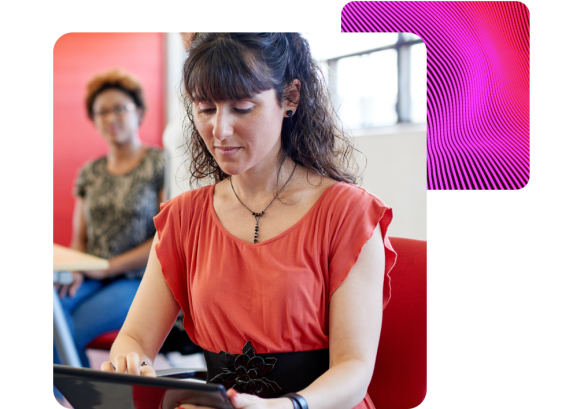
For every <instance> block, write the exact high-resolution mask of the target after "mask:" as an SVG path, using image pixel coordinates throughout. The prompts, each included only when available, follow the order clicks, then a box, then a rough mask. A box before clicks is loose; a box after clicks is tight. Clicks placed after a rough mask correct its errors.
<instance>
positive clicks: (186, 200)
mask: <svg viewBox="0 0 584 409" xmlns="http://www.w3.org/2000/svg"><path fill="white" fill-rule="evenodd" d="M212 194H213V185H209V186H203V187H199V188H196V189H191V190H187V191H186V192H183V193H181V194H179V195H177V196H175V197H173V198H172V199H169V200H167V201H166V202H164V203H162V204H161V209H164V208H166V207H168V208H169V209H170V210H171V211H173V212H179V213H185V212H188V213H192V212H193V211H197V210H202V209H203V207H205V206H207V205H208V204H209V201H210V198H209V195H212Z"/></svg>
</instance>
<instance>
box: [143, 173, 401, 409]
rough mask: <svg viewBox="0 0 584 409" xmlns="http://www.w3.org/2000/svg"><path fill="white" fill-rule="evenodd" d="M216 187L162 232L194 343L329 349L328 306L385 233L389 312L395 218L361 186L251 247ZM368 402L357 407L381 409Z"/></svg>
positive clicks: (173, 204) (168, 272) (165, 218)
mask: <svg viewBox="0 0 584 409" xmlns="http://www.w3.org/2000/svg"><path fill="white" fill-rule="evenodd" d="M214 188H215V187H214V186H207V187H203V188H200V189H195V190H190V191H188V192H185V193H183V194H182V195H180V196H177V197H176V198H174V199H172V200H169V201H167V202H165V203H163V204H162V205H161V211H160V213H159V214H158V215H157V216H156V217H155V219H154V223H155V225H156V229H157V231H158V237H159V240H160V241H159V243H158V244H157V245H156V254H157V255H158V259H159V260H160V264H161V266H162V273H163V275H164V277H165V279H166V282H167V283H168V286H169V287H170V289H171V291H172V293H173V295H174V297H175V299H176V301H177V302H178V304H179V305H180V307H181V309H182V310H183V312H184V327H185V330H186V331H187V333H188V334H189V336H190V337H191V339H192V340H193V342H194V343H195V344H197V345H200V346H201V347H202V348H204V349H206V350H208V351H212V352H219V351H226V352H230V353H232V354H240V353H241V349H242V348H243V346H244V344H245V343H246V342H247V341H248V340H250V341H251V342H252V345H253V347H254V349H255V351H256V353H260V354H263V353H275V352H295V351H311V350H317V349H325V348H328V347H329V334H328V332H329V328H328V316H329V302H330V299H331V296H332V294H333V293H334V292H335V290H336V289H337V288H338V287H339V286H340V285H341V284H342V283H343V281H344V280H345V278H346V277H347V275H348V274H349V272H350V271H351V268H352V267H353V265H354V264H355V262H356V261H357V259H358V257H359V254H360V252H361V249H362V247H363V245H364V244H365V243H366V242H367V240H368V239H369V238H371V236H372V234H373V230H374V229H375V227H376V226H377V224H380V226H381V232H382V235H383V237H384V238H385V239H384V244H385V273H386V275H385V280H384V284H383V287H384V288H383V307H385V305H386V304H387V302H388V301H389V297H390V285H389V281H390V279H389V271H390V270H391V268H392V267H393V265H394V263H395V260H396V254H395V252H394V251H393V249H392V247H391V244H390V243H389V239H388V238H387V236H386V233H387V228H388V226H389V224H390V222H391V219H392V212H391V209H389V208H388V207H386V206H385V205H384V203H383V202H382V201H381V200H380V199H378V198H377V197H375V196H373V195H372V194H370V193H369V192H367V191H366V190H365V189H362V188H360V187H357V186H354V185H351V184H347V183H343V182H338V183H335V184H334V185H332V186H330V187H329V188H327V189H326V190H325V192H324V193H323V194H322V195H321V197H320V198H319V199H318V200H317V202H316V203H315V204H314V205H313V206H312V208H311V209H310V210H309V211H308V213H306V214H305V215H304V217H302V219H300V220H299V221H298V222H297V223H296V224H295V225H293V226H292V227H290V228H289V229H287V230H286V231H284V232H283V233H281V234H279V235H277V236H276V237H273V238H271V239H269V240H266V241H263V242H260V243H257V244H253V243H247V242H245V241H243V240H240V239H238V238H236V237H235V236H233V235H232V234H230V233H229V232H228V231H227V230H226V229H225V228H224V227H223V226H222V225H221V223H220V222H219V219H218V218H217V215H216V214H215V210H214V208H213V192H214ZM373 407H374V406H373V404H372V403H371V400H370V399H369V396H367V397H366V398H365V400H363V402H361V403H360V404H359V405H358V406H356V408H360V409H361V408H363V409H364V408H373Z"/></svg>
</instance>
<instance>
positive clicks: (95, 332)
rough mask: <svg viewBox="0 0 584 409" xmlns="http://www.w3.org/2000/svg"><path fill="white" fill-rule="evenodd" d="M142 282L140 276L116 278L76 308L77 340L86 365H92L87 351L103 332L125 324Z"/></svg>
mask: <svg viewBox="0 0 584 409" xmlns="http://www.w3.org/2000/svg"><path fill="white" fill-rule="evenodd" d="M139 285H140V279H120V280H116V281H113V282H111V283H109V284H107V285H105V286H104V287H102V288H100V289H99V290H98V291H96V292H95V293H93V294H92V295H91V296H90V297H88V298H87V299H85V300H84V301H83V303H81V304H80V305H79V306H77V308H75V310H73V313H72V318H73V328H74V332H73V339H74V341H75V346H76V347H77V351H78V352H79V357H80V359H81V364H82V365H83V366H89V360H88V359H87V355H86V354H85V348H86V346H87V344H89V343H90V342H91V341H93V340H94V339H95V338H96V337H98V336H99V335H101V334H104V333H106V332H109V331H113V330H119V329H120V328H121V327H122V324H123V323H124V320H125V319H126V315H128V311H129V309H130V305H132V301H133V300H134V296H135V295H136V292H137V291H138V287H139Z"/></svg>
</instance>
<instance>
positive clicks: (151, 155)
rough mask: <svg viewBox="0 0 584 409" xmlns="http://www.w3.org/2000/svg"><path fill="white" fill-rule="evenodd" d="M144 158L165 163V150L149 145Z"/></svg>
mask: <svg viewBox="0 0 584 409" xmlns="http://www.w3.org/2000/svg"><path fill="white" fill-rule="evenodd" d="M144 158H146V159H148V160H151V161H153V162H156V163H164V159H165V158H164V151H163V150H162V149H159V148H155V147H152V146H149V147H148V148H147V149H146V155H144Z"/></svg>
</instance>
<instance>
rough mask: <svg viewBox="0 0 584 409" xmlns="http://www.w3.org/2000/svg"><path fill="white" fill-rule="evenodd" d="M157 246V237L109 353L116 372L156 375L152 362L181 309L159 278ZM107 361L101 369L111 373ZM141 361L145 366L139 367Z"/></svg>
mask: <svg viewBox="0 0 584 409" xmlns="http://www.w3.org/2000/svg"><path fill="white" fill-rule="evenodd" d="M156 243H158V236H155V237H154V242H153V244H152V249H151V250H150V257H149V259H148V265H147V267H146V272H145V273H144V277H143V278H142V282H141V283H140V288H139V289H138V292H137V293H136V296H135V297H134V301H133V302H132V306H131V307H130V311H129V312H128V316H127V317H126V321H125V322H124V325H123V327H122V329H121V330H120V333H119V334H118V336H117V338H116V340H115V342H114V344H113V345H112V348H111V351H110V362H111V363H112V364H113V365H114V366H115V371H117V372H126V371H127V372H128V373H131V374H136V375H137V374H142V375H150V376H156V373H155V372H154V370H153V369H152V362H153V361H154V358H155V357H156V354H157V353H158V351H159V350H160V347H161V346H162V343H163V342H164V340H165V339H166V336H167V335H168V333H169V332H170V329H171V328H172V326H173V324H174V322H175V321H176V317H177V316H178V313H179V310H180V307H179V305H178V303H177V302H176V301H175V299H174V296H173V295H172V292H171V291H170V288H169V287H168V284H166V280H165V279H164V276H163V275H162V267H161V266H160V262H159V261H158V257H157V255H156V251H155V249H154V247H155V246H156ZM110 362H104V363H103V364H102V365H101V369H102V370H104V371H113V370H114V369H113V368H111V366H110ZM142 362H146V364H147V366H140V365H141V364H142Z"/></svg>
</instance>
